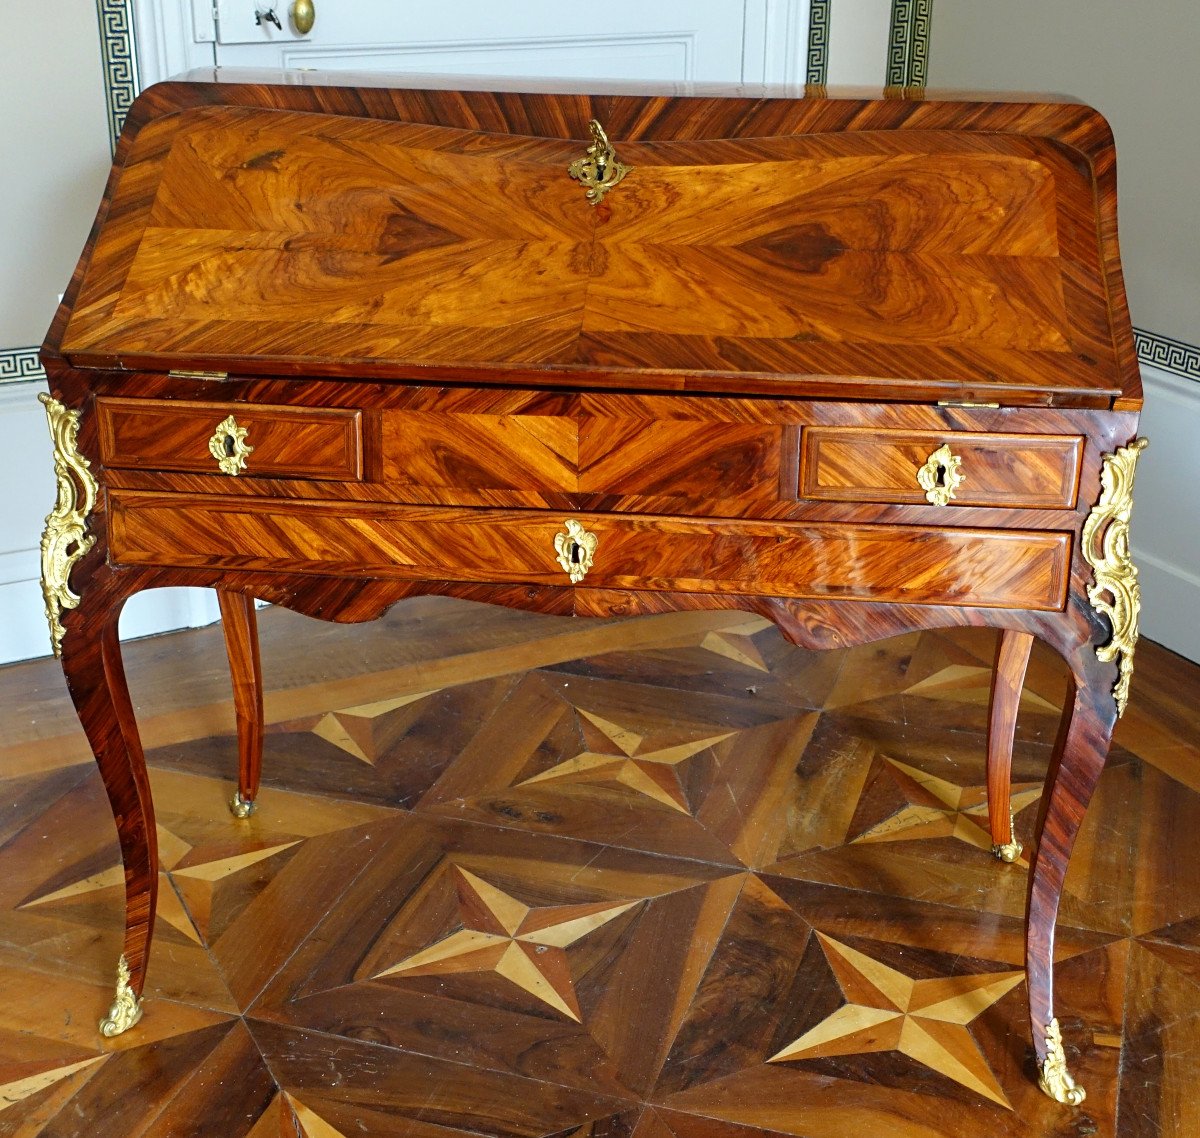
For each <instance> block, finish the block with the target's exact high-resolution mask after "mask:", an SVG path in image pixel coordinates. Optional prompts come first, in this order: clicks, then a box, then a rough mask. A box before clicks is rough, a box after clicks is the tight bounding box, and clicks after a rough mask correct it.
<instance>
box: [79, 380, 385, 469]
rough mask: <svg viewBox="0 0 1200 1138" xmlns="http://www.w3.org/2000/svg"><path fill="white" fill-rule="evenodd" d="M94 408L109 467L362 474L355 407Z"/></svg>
mask: <svg viewBox="0 0 1200 1138" xmlns="http://www.w3.org/2000/svg"><path fill="white" fill-rule="evenodd" d="M96 413H97V422H98V424H99V431H100V454H101V457H102V459H103V460H104V464H105V465H106V466H110V467H118V468H124V469H132V470H179V471H186V472H188V473H192V474H215V475H224V476H229V475H233V476H242V477H250V478H254V477H263V478H309V479H315V480H323V481H331V482H350V481H357V480H359V479H361V478H362V476H363V444H362V412H361V411H357V410H341V409H337V408H311V407H275V406H258V405H253V404H236V405H233V404H227V403H199V402H195V403H194V402H187V401H184V400H149V399H104V398H102V399H98V400H97V401H96ZM223 461H224V462H225V463H226V465H224V466H223V465H222V462H223Z"/></svg>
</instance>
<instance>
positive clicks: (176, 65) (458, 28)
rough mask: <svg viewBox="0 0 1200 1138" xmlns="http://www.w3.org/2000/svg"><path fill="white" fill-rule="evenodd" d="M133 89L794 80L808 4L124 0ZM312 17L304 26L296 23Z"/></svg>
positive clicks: (802, 59) (802, 63)
mask: <svg viewBox="0 0 1200 1138" xmlns="http://www.w3.org/2000/svg"><path fill="white" fill-rule="evenodd" d="M133 5H134V10H135V13H136V16H137V22H138V37H137V38H138V57H139V62H140V70H141V80H142V85H143V86H146V85H148V84H149V83H152V82H155V81H157V80H159V79H164V78H166V77H167V76H168V75H170V74H172V73H173V72H176V71H180V70H183V69H185V68H188V67H195V66H204V65H208V64H211V63H214V62H215V63H217V64H218V65H219V66H222V67H270V68H276V67H291V68H296V67H306V68H315V69H317V70H326V69H337V70H357V71H402V72H410V73H422V72H425V73H437V74H459V75H501V76H530V77H549V78H557V77H565V76H569V77H571V78H574V79H644V80H655V81H663V80H665V81H680V80H692V81H698V82H724V83H737V82H743V81H744V82H750V83H753V82H763V81H766V82H803V81H804V78H805V69H806V62H807V57H806V51H807V42H808V21H809V2H808V0H690V2H689V3H687V4H683V3H679V2H678V0H606V2H605V3H603V4H586V3H582V2H579V0H521V2H520V3H515V2H510V3H503V2H499V3H497V2H495V0H493V2H491V3H489V2H487V0H434V2H432V3H431V2H428V0H425V2H419V0H133ZM309 21H311V23H310V22H309Z"/></svg>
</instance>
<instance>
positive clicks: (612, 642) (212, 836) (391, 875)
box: [0, 599, 1200, 1138]
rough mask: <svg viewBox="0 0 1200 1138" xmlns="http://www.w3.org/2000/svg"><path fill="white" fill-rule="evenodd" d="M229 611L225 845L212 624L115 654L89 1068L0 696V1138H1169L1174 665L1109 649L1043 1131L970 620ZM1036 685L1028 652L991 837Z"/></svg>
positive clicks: (1174, 1077) (1191, 756)
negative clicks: (254, 687)
mask: <svg viewBox="0 0 1200 1138" xmlns="http://www.w3.org/2000/svg"><path fill="white" fill-rule="evenodd" d="M262 626H263V635H264V666H265V671H266V676H267V682H268V687H269V694H268V699H267V719H268V724H269V728H268V730H269V734H268V737H267V748H266V762H265V771H266V774H265V788H264V791H263V793H262V796H261V799H260V802H261V809H260V811H259V813H258V814H257V815H256V816H255V817H253V818H252V819H250V820H248V821H244V822H237V821H235V820H233V819H232V818H231V816H230V814H229V812H228V810H227V809H226V806H225V802H226V799H227V798H228V796H229V794H230V791H231V780H232V772H233V769H234V762H235V760H234V754H235V752H234V739H233V734H232V713H231V710H230V707H229V703H228V686H227V678H226V676H225V672H224V660H223V654H222V650H221V647H220V640H219V634H218V633H217V632H216V631H215V630H211V629H210V630H204V631H200V632H192V633H185V634H180V635H176V636H172V637H165V638H160V639H158V640H154V641H146V642H142V643H138V644H134V645H131V646H130V647H129V649H128V663H129V669H130V673H131V682H132V687H133V691H134V698H135V701H136V702H137V704H138V707H139V714H140V716H141V721H142V724H143V731H144V736H145V739H146V741H147V744H148V748H149V751H148V758H149V762H150V764H151V766H152V782H153V786H154V794H155V801H156V804H157V808H158V827H159V840H160V844H161V849H162V856H163V862H164V866H165V871H164V879H163V882H162V891H161V897H162V900H161V904H160V912H159V917H158V926H157V932H156V938H157V939H156V943H155V951H154V955H153V958H152V961H151V969H150V980H149V986H148V991H147V994H148V1000H147V1011H146V1016H145V1018H144V1020H143V1021H142V1023H141V1024H140V1025H139V1026H138V1027H137V1028H135V1029H134V1030H133V1031H132V1032H130V1033H129V1034H127V1035H125V1036H123V1037H121V1038H119V1039H117V1040H114V1041H111V1042H105V1041H103V1040H102V1039H101V1038H100V1036H99V1034H98V1033H97V1030H96V1021H97V1019H98V1018H99V1017H100V1015H101V1014H102V1013H103V1012H104V1010H105V1009H106V1007H107V1004H108V1001H109V998H110V995H111V986H112V982H113V969H114V965H115V961H116V958H117V955H118V953H119V941H120V913H121V871H120V869H119V867H118V863H117V848H116V841H115V834H114V829H113V825H112V820H111V817H110V815H109V812H108V807H107V804H106V801H105V799H104V795H103V792H102V788H101V785H100V782H99V779H98V777H97V776H96V774H95V772H94V769H93V766H92V764H91V762H90V759H89V756H88V755H87V752H86V748H85V746H84V743H83V739H82V734H81V732H80V731H79V730H78V727H77V726H76V725H75V724H74V721H73V719H72V716H71V713H70V709H69V706H68V703H67V700H66V697H65V694H64V692H63V688H62V682H61V676H60V675H59V674H58V673H57V666H56V665H55V664H53V663H51V662H40V663H34V664H27V665H19V666H14V667H10V668H7V669H4V670H3V671H0V698H2V699H3V705H2V706H3V724H4V732H3V738H2V740H0V775H2V776H3V793H2V794H0V811H2V812H0V1136H18V1135H19V1136H22V1138H26V1136H27V1138H32V1136H34V1135H40V1136H45V1138H51V1136H53V1138H67V1136H75V1135H86V1136H88V1138H107V1136H110V1135H111V1136H114V1138H116V1136H119V1138H135V1136H139V1138H140V1136H147V1138H148V1136H151V1135H154V1136H168V1135H169V1136H171V1138H178V1136H182V1135H205V1136H210V1135H211V1136H219V1138H241V1136H243V1135H245V1136H251V1138H268V1136H269V1138H284V1136H288V1138H299V1136H306V1138H337V1136H341V1138H356V1136H359V1135H364V1134H365V1135H379V1136H381V1138H383V1136H391V1135H404V1136H406V1138H408V1136H411V1138H457V1136H459V1135H467V1134H470V1135H478V1134H486V1135H492V1136H496V1138H510V1136H511V1138H551V1136H555V1138H557V1136H565V1135H573V1136H580V1138H583V1136H587V1135H591V1136H594V1138H602V1136H603V1138H626V1136H629V1138H767V1136H770V1135H776V1134H786V1135H796V1136H803V1138H842V1136H850V1138H873V1136H876V1135H887V1136H901V1138H907V1136H918V1135H919V1136H922V1138H932V1136H937V1135H954V1136H957V1135H971V1136H972V1138H989V1136H993V1135H1005V1136H1008V1135H1013V1136H1018V1135H1019V1136H1026V1135H1028V1136H1034V1135H1037V1136H1042V1135H1056V1136H1066V1135H1071V1136H1076V1135H1078V1136H1085V1135H1121V1136H1122V1138H1126V1136H1129V1138H1133V1136H1138V1138H1140V1136H1143V1135H1158V1134H1164V1135H1181V1136H1182V1135H1195V1134H1197V1133H1200V1095H1197V1094H1196V1091H1197V1089H1198V1088H1200V1047H1198V1046H1197V1040H1198V1039H1200V888H1198V886H1200V858H1198V857H1197V856H1196V853H1197V844H1196V843H1197V834H1198V833H1200V748H1198V745H1197V732H1196V724H1197V722H1198V720H1200V668H1198V667H1196V666H1194V665H1191V664H1188V663H1186V662H1184V661H1182V660H1180V659H1178V658H1177V657H1174V656H1171V655H1170V654H1169V653H1166V652H1164V651H1163V650H1161V649H1158V648H1156V647H1155V646H1154V645H1151V644H1145V643H1143V645H1142V646H1141V648H1140V649H1139V654H1138V669H1137V673H1136V677H1135V681H1134V695H1133V699H1132V701H1131V705H1130V709H1129V711H1128V713H1127V715H1126V717H1125V719H1124V720H1123V721H1122V723H1121V725H1120V727H1119V731H1118V736H1117V742H1116V745H1115V746H1114V749H1113V753H1112V756H1111V759H1110V761H1109V765H1108V767H1107V769H1106V772H1105V774H1104V776H1103V780H1102V783H1101V786H1100V789H1099V792H1098V794H1097V797H1096V799H1095V801H1094V804H1093V807H1092V809H1091V811H1090V813H1089V816H1088V820H1087V824H1086V827H1085V831H1084V833H1083V835H1082V836H1081V839H1080V843H1079V847H1078V850H1077V854H1076V857H1075V860H1074V862H1073V864H1072V869H1071V874H1070V877H1069V878H1068V883H1067V893H1066V896H1065V898H1064V904H1063V913H1062V920H1061V923H1060V936H1059V945H1058V958H1059V961H1060V963H1059V965H1058V970H1057V978H1058V1000H1059V1009H1060V1010H1059V1014H1060V1018H1061V1020H1062V1024H1063V1030H1064V1035H1065V1038H1066V1043H1067V1049H1068V1054H1069V1056H1070V1059H1071V1065H1072V1069H1073V1071H1074V1073H1075V1075H1076V1076H1077V1077H1078V1078H1079V1080H1080V1081H1081V1082H1082V1083H1083V1084H1084V1085H1085V1086H1086V1087H1087V1090H1088V1098H1087V1101H1086V1103H1085V1104H1084V1106H1083V1107H1081V1108H1079V1109H1078V1110H1071V1109H1069V1108H1066V1107H1062V1106H1058V1105H1056V1104H1054V1103H1052V1102H1050V1101H1049V1100H1048V1099H1046V1098H1045V1097H1044V1096H1043V1095H1041V1094H1040V1092H1038V1091H1037V1090H1036V1089H1035V1087H1034V1086H1033V1083H1032V1080H1031V1052H1030V1049H1029V1046H1028V1025H1027V1023H1026V1022H1025V1019H1024V978H1023V972H1022V961H1021V957H1022V952H1021V921H1020V914H1021V911H1022V907H1023V898H1024V878H1025V866H1024V865H1020V864H1018V865H1014V866H1006V865H1003V864H1001V863H1000V862H997V861H996V860H994V859H993V858H992V857H991V856H990V855H989V854H988V852H987V847H988V845H989V841H988V838H987V835H986V832H985V829H984V827H985V825H986V820H985V815H984V792H983V781H984V773H983V734H982V732H983V724H984V714H985V708H986V701H987V688H988V678H989V666H990V662H991V657H992V652H993V645H994V639H993V636H992V635H991V634H988V633H979V632H965V633H964V632H956V633H953V634H937V635H933V634H926V635H923V636H910V637H905V638H901V639H896V640H892V641H889V642H886V643H884V644H881V645H874V646H869V647H866V648H861V649H855V650H850V651H844V652H831V653H825V654H820V655H818V654H809V653H805V652H801V651H799V650H797V649H794V648H791V647H789V646H787V645H785V644H784V643H783V641H782V640H781V638H780V637H779V635H778V634H777V633H776V632H775V631H774V629H772V628H771V627H769V626H767V625H766V624H764V623H763V622H762V621H759V620H758V619H756V618H751V617H748V616H746V615H745V614H739V613H708V614H703V613H692V614H686V613H685V614H674V615H670V616H663V617H655V618H649V619H643V620H639V621H626V622H615V623H607V624H602V623H598V622H583V621H580V622H572V621H563V620H559V619H556V618H543V617H536V616H530V615H528V614H520V613H511V612H507V611H504V610H499V609H489V608H484V607H481V606H475V605H470V604H466V603H464V602H453V601H447V600H440V599H422V600H414V601H410V602H407V603H405V604H402V605H400V606H398V607H397V608H396V609H395V610H393V613H392V614H391V615H390V616H389V617H388V618H387V619H385V620H384V621H381V622H378V623H376V624H374V625H369V626H363V627H359V628H336V627H333V626H328V625H322V624H317V623H315V622H309V621H307V620H305V619H304V618H301V617H297V616H295V615H294V614H291V613H287V612H283V611H276V610H271V611H268V612H266V613H265V614H263V620H262ZM1062 689H1063V677H1062V671H1061V668H1060V666H1059V665H1058V664H1057V662H1056V661H1055V659H1054V658H1053V657H1051V656H1050V655H1049V654H1042V653H1035V657H1034V662H1033V666H1032V668H1031V672H1030V679H1029V683H1028V685H1027V688H1026V691H1025V696H1024V699H1023V702H1022V707H1021V722H1020V728H1019V740H1018V746H1017V751H1016V756H1015V760H1014V772H1015V779H1016V783H1017V787H1016V792H1017V793H1016V797H1015V808H1016V823H1017V830H1018V833H1019V834H1020V836H1022V837H1023V838H1024V840H1025V841H1026V843H1028V839H1029V833H1030V829H1031V826H1032V823H1033V818H1034V815H1035V813H1036V805H1035V803H1036V796H1037V788H1038V785H1039V781H1040V779H1041V778H1042V775H1043V772H1044V768H1045V764H1046V759H1047V751H1048V747H1049V744H1050V741H1051V740H1052V738H1053V733H1054V730H1055V725H1056V722H1057V707H1058V704H1059V701H1060V700H1061V697H1062Z"/></svg>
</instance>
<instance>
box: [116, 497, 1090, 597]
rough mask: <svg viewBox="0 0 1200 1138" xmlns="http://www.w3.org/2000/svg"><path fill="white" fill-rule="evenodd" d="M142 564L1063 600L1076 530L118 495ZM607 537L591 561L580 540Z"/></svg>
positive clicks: (126, 547)
mask: <svg viewBox="0 0 1200 1138" xmlns="http://www.w3.org/2000/svg"><path fill="white" fill-rule="evenodd" d="M110 506H111V517H110V554H111V556H112V558H113V559H114V560H115V561H117V562H119V563H122V564H128V565H159V566H178V567H225V568H230V569H249V570H259V571H272V570H274V571H281V572H286V571H290V572H300V573H334V574H349V575H353V574H357V573H364V572H365V573H370V574H372V575H375V576H383V577H396V578H408V579H412V578H434V579H438V580H454V581H481V582H496V583H512V582H520V583H529V584H549V585H570V584H572V583H575V584H579V585H581V587H587V586H597V587H602V588H609V589H612V588H617V589H637V590H652V591H673V592H675V591H678V592H699V593H751V594H759V595H765V596H780V597H795V598H801V597H826V598H830V597H833V598H844V599H847V600H860V601H895V602H901V603H906V604H949V605H959V606H985V607H998V608H1020V609H1043V610H1049V609H1058V608H1061V607H1062V605H1063V604H1064V603H1065V598H1066V590H1067V578H1068V573H1069V567H1070V556H1071V552H1070V551H1071V535H1070V534H1067V533H1041V532H1029V531H1010V530H979V529H951V528H946V529H921V528H918V527H912V526H892V525H837V524H824V523H819V524H798V523H782V522H769V523H768V522H747V521H729V520H716V521H714V520H706V519H698V520H692V519H686V518H675V517H628V516H625V517H622V516H615V515H609V514H581V515H577V516H575V517H572V518H567V517H565V516H564V515H562V514H554V513H549V512H541V511H520V512H502V511H490V510H461V509H427V508H421V507H394V506H373V505H366V504H361V503H355V504H353V505H351V504H347V503H338V504H330V503H312V502H278V501H273V502H270V503H263V504H255V505H250V504H248V503H247V502H245V501H243V500H240V499H239V500H234V499H215V500H206V501H196V500H195V499H192V500H190V501H188V500H186V499H181V498H179V497H177V496H173V495H163V494H148V493H137V492H131V491H125V492H122V491H114V492H113V493H112V494H111V497H110ZM568 521H570V522H573V523H575V526H578V527H581V528H582V531H583V532H585V533H587V534H591V535H593V536H594V538H595V549H594V552H593V553H592V555H591V557H590V565H587V564H586V562H587V561H588V560H589V559H588V558H587V557H586V556H584V554H583V552H582V551H581V548H580V547H581V546H582V545H586V544H589V542H588V539H586V538H581V537H580V536H579V533H580V531H579V530H577V529H575V528H574V527H572V526H568V525H567V522H568Z"/></svg>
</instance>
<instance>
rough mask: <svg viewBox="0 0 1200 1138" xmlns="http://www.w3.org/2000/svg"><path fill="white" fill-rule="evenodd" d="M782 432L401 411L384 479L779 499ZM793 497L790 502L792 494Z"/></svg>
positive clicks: (750, 426)
mask: <svg viewBox="0 0 1200 1138" xmlns="http://www.w3.org/2000/svg"><path fill="white" fill-rule="evenodd" d="M783 438H784V428H783V427H782V426H781V425H776V424H764V423H737V422H728V421H724V422H723V421H720V420H717V419H713V420H708V421H705V420H701V419H691V420H688V419H666V418H664V419H659V420H655V419H647V418H632V417H630V418H617V417H599V416H593V415H587V414H582V413H581V414H577V415H574V416H552V415H528V414H510V415H486V414H468V413H460V414H454V413H450V414H447V413H442V412H435V411H398V412H392V413H387V414H385V416H384V427H383V450H384V468H383V477H384V480H385V481H386V482H387V483H389V484H391V485H394V486H396V487H397V488H399V489H401V490H403V491H405V492H411V491H412V490H413V489H414V488H421V487H428V488H431V489H432V488H436V489H467V490H471V491H476V490H479V489H484V488H487V489H498V490H501V489H502V490H527V491H529V490H531V491H560V492H568V493H570V492H575V493H601V494H620V495H634V494H653V495H659V496H667V497H677V498H741V499H745V498H750V499H758V500H768V501H773V500H775V499H776V498H777V497H778V496H779V494H780V491H781V471H782V453H783ZM788 496H789V497H790V496H791V495H790V494H789V495H788Z"/></svg>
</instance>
